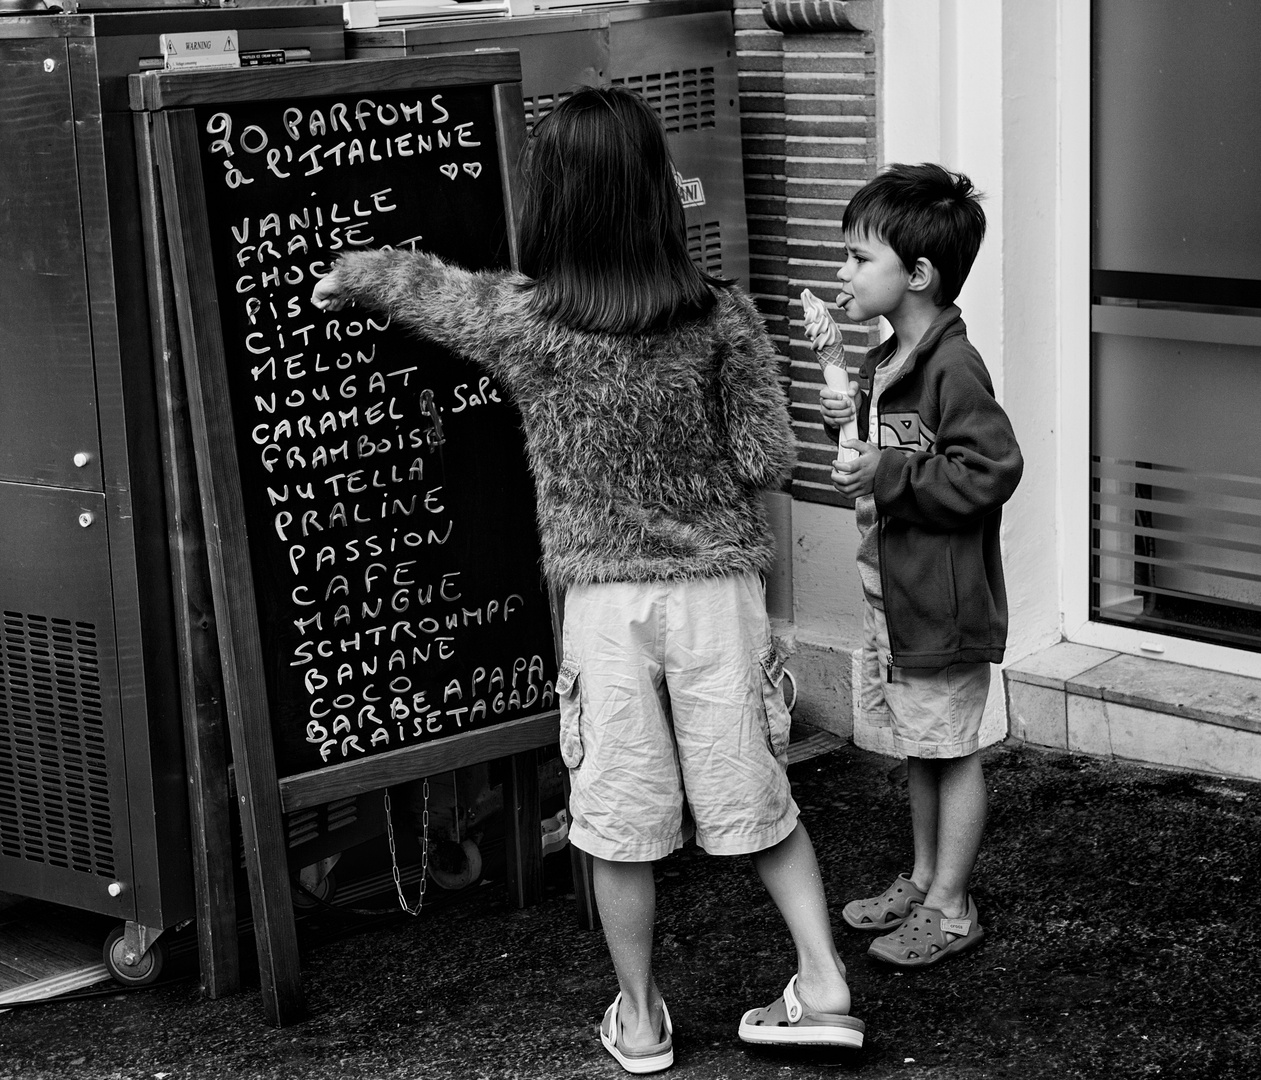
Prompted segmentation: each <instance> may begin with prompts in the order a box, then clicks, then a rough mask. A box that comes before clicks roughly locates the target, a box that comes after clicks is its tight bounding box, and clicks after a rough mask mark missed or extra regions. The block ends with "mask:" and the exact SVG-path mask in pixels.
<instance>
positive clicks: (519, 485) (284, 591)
mask: <svg viewBox="0 0 1261 1080" xmlns="http://www.w3.org/2000/svg"><path fill="white" fill-rule="evenodd" d="M520 81H521V67H520V59H519V57H518V55H517V54H516V53H515V52H512V51H502V52H499V51H495V52H488V53H484V54H483V53H478V54H464V55H451V56H440V57H412V58H394V59H389V60H372V61H335V62H329V63H323V64H310V65H302V66H295V65H283V66H276V67H270V68H251V69H248V70H239V71H235V70H234V71H204V72H192V73H179V74H174V73H167V72H149V73H146V74H143V75H134V76H132V77H131V79H130V83H129V90H130V95H131V105H132V109H133V111H134V114H135V123H134V132H135V139H136V149H137V160H138V163H139V166H140V174H141V180H142V188H143V189H144V193H143V195H142V202H143V203H144V217H145V221H146V225H145V228H146V236H147V237H152V238H160V239H153V240H151V241H150V240H147V241H146V242H147V243H149V244H150V249H151V250H150V251H149V258H148V259H147V262H148V264H149V265H148V270H149V277H150V298H151V301H153V319H154V329H155V334H154V338H155V341H157V342H162V343H170V344H169V345H168V344H164V345H162V346H161V347H160V351H161V355H158V356H155V360H156V362H157V364H158V367H159V368H160V369H161V370H163V371H172V370H174V371H176V372H182V376H180V375H178V374H177V375H175V376H174V377H173V381H171V382H170V383H169V384H168V389H167V390H166V392H165V393H163V394H162V395H161V396H162V402H163V407H164V408H165V410H166V413H167V415H170V416H172V417H175V418H176V419H175V420H173V421H172V425H171V426H172V429H173V430H174V431H175V434H174V435H173V436H172V437H171V438H169V439H167V440H166V443H165V444H164V445H165V453H166V454H167V457H168V459H169V460H168V461H167V463H166V464H165V469H166V473H167V477H168V497H169V498H173V503H172V505H171V506H169V507H168V517H169V518H170V519H172V520H173V521H176V522H179V523H180V524H178V525H175V524H173V525H172V529H173V535H175V536H176V537H177V539H176V540H173V549H178V550H179V551H180V552H181V553H182V554H181V557H179V558H176V557H174V556H173V563H174V564H175V566H176V567H177V571H176V576H177V578H178V577H179V574H180V573H184V574H185V576H188V574H189V570H188V568H189V566H190V563H189V558H188V553H189V552H198V553H204V556H202V557H203V563H202V565H204V566H205V567H206V571H207V573H206V576H207V577H208V578H209V582H210V592H211V594H212V598H213V609H214V611H213V615H214V619H213V623H214V625H213V631H214V637H215V641H216V643H217V646H218V650H217V656H216V657H215V659H214V660H213V661H209V660H205V659H200V660H199V656H198V655H197V651H196V650H195V649H193V648H191V647H188V646H186V645H185V644H184V639H181V650H182V655H183V654H184V653H187V654H188V655H189V664H188V666H189V667H191V668H192V669H193V679H194V681H196V680H198V679H199V678H200V679H202V680H203V681H204V682H205V684H206V685H211V684H213V685H214V686H217V687H221V693H222V703H223V712H224V714H225V715H226V718H227V726H228V730H229V734H230V737H231V746H232V761H233V766H234V770H235V773H234V776H235V789H236V795H237V800H238V801H237V806H238V809H239V810H240V825H241V836H242V838H243V842H244V856H245V865H246V871H247V874H248V877H249V884H250V898H251V909H252V917H253V922H254V927H255V931H256V943H257V946H258V948H257V953H258V959H259V974H260V979H261V984H262V989H263V998H264V1005H265V1007H266V1010H267V1015H268V1017H269V1019H271V1020H272V1021H273V1022H275V1023H277V1024H285V1023H289V1022H291V1021H293V1020H295V1019H298V1018H300V1017H301V1016H302V1015H303V1014H304V1012H305V1007H304V1005H303V1001H302V990H301V978H300V970H299V964H298V956H297V943H296V934H295V928H294V922H293V909H292V898H291V894H290V885H289V879H288V870H287V851H288V849H287V845H286V839H285V823H284V814H285V812H286V811H293V810H299V809H302V808H305V807H310V806H315V805H319V804H321V803H327V802H330V801H332V800H335V799H341V798H344V797H346V796H349V795H357V794H360V793H363V792H368V791H373V790H378V789H381V788H386V787H389V786H390V785H393V784H396V783H399V782H402V781H407V780H411V779H415V778H417V777H420V776H427V775H431V774H433V773H436V772H440V771H443V770H445V769H450V768H455V767H458V766H460V765H467V764H473V763H475V762H480V761H488V760H491V759H493V758H502V759H504V760H505V761H506V779H505V800H504V801H505V814H506V820H505V833H506V835H505V847H506V849H507V853H508V861H507V877H508V885H509V892H510V894H512V893H515V898H516V901H517V903H518V904H519V905H523V904H525V903H528V902H530V901H531V900H533V899H537V898H538V897H539V896H540V895H541V893H542V863H541V855H540V852H539V847H540V833H539V826H538V822H539V806H538V774H537V765H536V762H535V758H534V756H533V755H534V751H535V750H536V749H537V748H539V747H541V746H545V745H548V744H551V743H555V741H556V738H557V713H556V709H555V702H554V700H553V699H554V695H555V690H554V683H555V677H556V659H555V635H554V631H553V621H552V620H553V612H552V611H551V610H550V608H549V604H548V597H547V593H546V590H545V588H544V586H543V582H542V578H541V572H540V567H539V550H538V541H537V530H536V528H535V510H534V501H533V487H532V484H531V482H530V478H529V476H528V473H527V468H526V464H525V457H524V440H523V438H522V435H521V432H520V430H519V423H518V417H517V413H516V411H515V409H514V408H513V406H512V404H511V402H509V401H508V400H507V397H506V394H505V392H504V389H503V387H501V386H499V385H497V384H496V383H495V382H494V381H493V380H492V379H490V378H488V377H487V376H485V375H484V374H483V373H482V372H481V371H480V370H478V369H476V368H474V367H471V366H470V365H468V364H467V363H465V362H464V361H462V360H461V359H459V358H458V357H455V356H453V355H451V354H449V353H448V352H446V351H445V350H443V349H441V348H438V347H436V346H435V345H434V344H433V343H431V342H425V341H421V340H419V339H418V338H416V337H414V336H412V335H410V334H408V333H406V332H404V331H403V330H402V329H401V328H399V327H397V326H392V325H390V324H389V322H388V319H387V318H386V317H385V316H383V315H380V314H377V313H374V312H370V311H363V310H357V309H353V308H352V309H347V310H343V311H341V312H336V313H332V312H321V311H318V310H317V309H315V308H314V307H313V306H311V304H310V303H309V297H310V295H311V290H312V287H313V285H314V282H315V280H316V279H317V278H318V277H319V276H320V275H321V274H322V273H324V272H325V271H326V269H327V268H328V266H329V265H330V263H331V261H332V260H333V259H335V258H336V257H337V255H338V254H339V253H341V252H345V251H353V250H356V249H363V248H375V247H382V246H387V245H388V246H391V247H394V248H402V247H405V246H413V245H414V246H419V247H423V248H425V249H426V250H430V251H434V252H437V253H438V254H440V255H442V256H445V257H447V258H448V259H450V260H452V261H455V262H458V263H460V264H462V265H464V266H467V267H469V268H472V269H482V268H491V267H502V266H506V265H509V264H510V263H511V261H512V257H513V251H514V243H515V241H514V234H515V228H514V222H515V213H516V200H515V197H514V174H513V165H514V164H515V162H516V159H517V154H518V151H519V148H520V146H521V143H522V142H523V140H524V138H525V118H524V111H523V108H522V101H521V87H520ZM173 323H174V324H176V325H175V326H173V325H172V324H173ZM176 327H177V330H176ZM171 348H177V349H178V352H179V353H180V360H181V362H180V363H179V364H176V365H173V366H172V365H170V364H169V363H167V359H168V352H169V349H171ZM177 383H178V384H180V385H177ZM185 391H186V400H184V399H183V394H184V392H185ZM180 416H184V418H185V419H184V421H183V422H182V426H181V422H180V421H179V420H178V417H180ZM190 447H191V451H190V450H189V448H190ZM188 456H191V457H192V459H193V466H194V468H191V469H185V468H184V467H183V466H185V465H186V464H187V457H188ZM185 472H187V473H188V474H189V476H188V478H187V479H185V476H184V474H185ZM171 492H177V493H181V492H182V493H183V494H180V495H178V497H173V496H172V495H171V494H170V493H171ZM194 493H195V494H194ZM194 502H195V504H196V505H195V506H194V505H192V504H193V503H194ZM198 510H199V511H200V513H199V514H198V513H197V511H198ZM194 516H196V517H199V518H200V521H199V522H198V526H199V527H198V528H196V529H195V530H193V529H192V528H191V527H190V526H188V525H187V524H185V523H186V522H187V521H188V520H189V519H190V518H193V517H194ZM194 532H195V535H193V533H194ZM184 537H189V539H188V540H187V541H185V540H184V539H183V538H184ZM176 592H177V594H178V596H179V599H178V600H177V607H178V608H179V609H180V610H179V611H177V621H179V620H182V622H181V626H187V625H193V624H196V623H198V622H199V621H200V622H201V625H205V620H204V616H203V615H202V614H201V613H200V611H199V610H198V609H199V602H198V599H197V597H196V596H195V595H194V593H195V590H193V589H186V590H181V587H180V586H179V585H178V584H177V588H176ZM186 636H187V635H186ZM211 663H213V665H214V670H213V671H208V670H207V667H208V665H209V664H211ZM208 676H213V677H208ZM192 726H193V725H192V724H191V723H190V720H189V718H188V716H187V707H186V717H185V727H186V729H190V728H191V727H192ZM509 789H511V790H510V791H509ZM193 792H194V796H193V798H194V803H196V802H197V795H196V792H197V786H196V785H194V787H193ZM201 811H202V812H203V813H206V814H208V813H211V812H212V808H211V807H210V805H209V803H208V802H205V803H204V804H203V805H202V806H201ZM195 816H196V815H195ZM204 854H205V855H206V856H207V858H206V859H203V860H202V863H205V862H207V861H209V862H219V863H223V864H226V863H227V860H229V859H230V857H231V855H230V853H229V852H224V851H214V852H206V853H204ZM199 892H201V893H204V894H205V895H204V896H203V897H201V899H199V904H202V906H203V908H204V909H205V911H207V912H214V911H215V910H216V906H215V901H214V897H213V895H211V894H212V887H211V886H207V887H205V888H204V889H203V888H202V887H201V886H199ZM585 892H586V889H585V887H584V893H585ZM220 914H222V913H220ZM203 921H209V920H202V919H199V937H200V936H201V926H202V923H203ZM217 921H218V922H219V923H220V924H221V925H222V926H228V925H229V923H228V921H227V919H226V918H218V917H217ZM231 925H232V926H234V925H235V924H234V922H233V923H232V924H231Z"/></svg>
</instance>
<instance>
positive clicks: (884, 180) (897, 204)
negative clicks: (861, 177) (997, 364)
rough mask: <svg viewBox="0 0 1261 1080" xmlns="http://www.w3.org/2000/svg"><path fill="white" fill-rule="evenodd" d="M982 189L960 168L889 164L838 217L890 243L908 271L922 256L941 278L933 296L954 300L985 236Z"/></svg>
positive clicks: (849, 228)
mask: <svg viewBox="0 0 1261 1080" xmlns="http://www.w3.org/2000/svg"><path fill="white" fill-rule="evenodd" d="M981 197H982V196H981V193H980V192H979V191H977V190H976V189H975V188H973V186H972V181H971V180H969V179H968V178H967V177H966V176H964V175H963V173H952V172H948V171H947V170H946V169H943V168H942V167H941V166H940V165H934V164H931V163H925V164H923V165H889V166H886V167H885V168H884V169H883V170H881V172H880V175H879V176H877V177H876V178H875V179H874V180H872V181H870V182H869V183H867V184H865V185H864V186H863V187H861V188H859V190H858V191H857V193H855V195H854V197H853V198H852V199H850V201H849V205H848V206H846V207H845V213H844V214H843V215H842V217H841V229H842V230H843V231H844V232H846V233H851V232H853V233H867V234H868V235H869V236H873V237H875V238H876V239H878V240H880V241H882V242H883V243H886V244H888V245H889V247H891V248H893V250H894V251H895V252H896V253H897V256H898V258H899V259H901V260H902V265H903V266H905V267H906V269H907V272H908V273H910V271H912V270H914V269H915V260H916V259H919V258H925V259H927V260H928V261H929V262H930V263H932V264H933V266H934V267H935V268H936V270H937V273H938V275H939V277H940V279H941V282H940V286H939V287H938V289H937V294H936V295H935V296H934V297H933V301H934V302H935V303H936V304H938V305H939V306H941V307H944V306H945V305H947V304H952V303H954V300H955V297H957V296H958V295H959V290H960V289H962V288H963V283H964V282H965V281H966V280H967V277H968V271H969V270H971V269H972V263H973V261H974V260H975V259H976V253H977V252H978V251H980V249H981V241H982V240H983V239H984V238H985V211H984V210H982V209H981V202H980V200H981Z"/></svg>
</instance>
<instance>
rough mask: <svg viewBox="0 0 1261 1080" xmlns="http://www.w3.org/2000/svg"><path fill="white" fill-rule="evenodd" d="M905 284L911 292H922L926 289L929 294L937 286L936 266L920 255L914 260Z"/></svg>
mask: <svg viewBox="0 0 1261 1080" xmlns="http://www.w3.org/2000/svg"><path fill="white" fill-rule="evenodd" d="M906 285H907V288H908V289H910V290H911V292H923V291H924V290H925V289H927V290H928V291H929V295H930V296H931V295H932V293H933V291H934V290H935V289H936V286H937V267H935V266H934V265H933V264H932V263H930V262H929V261H928V260H927V259H926V258H924V256H923V255H921V256H920V257H919V258H918V259H916V260H915V267H914V269H913V270H912V271H911V274H910V277H909V278H908V279H907V283H906Z"/></svg>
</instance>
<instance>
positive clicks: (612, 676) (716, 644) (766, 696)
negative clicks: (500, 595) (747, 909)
mask: <svg viewBox="0 0 1261 1080" xmlns="http://www.w3.org/2000/svg"><path fill="white" fill-rule="evenodd" d="M564 627H565V628H564V662H563V663H562V665H561V670H560V675H559V677H558V679H557V686H556V689H557V697H558V699H559V701H560V746H561V756H562V757H563V758H564V760H565V764H566V765H567V766H568V767H569V776H570V783H571V792H570V798H569V813H570V819H571V825H570V830H569V839H570V840H571V841H572V842H573V844H574V845H575V846H576V847H577V848H579V849H580V850H582V851H585V852H588V853H589V854H591V855H594V856H596V857H598V858H601V859H607V860H610V861H613V862H646V861H651V860H655V859H659V858H662V857H663V856H665V855H667V854H669V853H670V852H671V851H673V850H674V849H675V848H678V847H680V846H681V845H682V844H683V842H684V840H686V839H687V836H688V834H689V832H690V823H689V820H688V818H689V816H690V819H691V822H694V824H695V832H696V842H697V843H698V844H699V845H700V846H701V847H702V848H704V849H705V850H706V851H708V852H710V853H712V854H720V855H741V854H746V853H749V852H755V851H762V850H764V849H766V848H769V847H773V846H774V845H775V844H777V843H779V842H780V841H781V840H783V839H784V838H785V837H786V836H788V835H789V834H790V833H791V832H792V831H793V829H794V828H795V827H796V824H797V804H796V803H795V802H794V801H793V798H792V794H791V792H790V790H789V784H788V776H787V773H786V771H785V769H786V765H787V750H788V731H789V725H790V722H791V721H790V718H789V715H788V709H787V707H786V705H785V703H784V695H783V691H782V688H781V681H782V679H783V663H782V661H781V660H780V658H779V656H778V654H777V652H776V650H775V646H774V645H773V644H772V642H771V637H770V624H769V622H768V620H767V617H766V602H765V596H764V593H763V589H762V584H761V581H760V580H759V579H758V578H757V577H756V576H754V575H752V574H745V575H738V576H730V577H721V578H701V579H696V580H685V581H662V582H625V583H623V582H617V583H611V584H601V585H583V586H576V587H573V588H571V589H570V590H569V591H568V593H567V594H566V596H565V624H564Z"/></svg>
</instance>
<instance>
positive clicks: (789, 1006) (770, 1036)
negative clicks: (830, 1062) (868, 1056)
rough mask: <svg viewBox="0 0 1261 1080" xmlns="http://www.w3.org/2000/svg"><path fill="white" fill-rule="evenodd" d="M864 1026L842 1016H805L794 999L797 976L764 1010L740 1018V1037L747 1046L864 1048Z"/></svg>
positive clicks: (801, 1006) (795, 997)
mask: <svg viewBox="0 0 1261 1080" xmlns="http://www.w3.org/2000/svg"><path fill="white" fill-rule="evenodd" d="M866 1030H867V1025H866V1024H864V1023H863V1022H862V1021H861V1020H859V1019H856V1018H855V1017H853V1016H846V1015H844V1014H843V1013H808V1012H806V1011H805V1008H804V1006H803V1005H802V1004H801V1000H800V999H799V998H798V997H797V976H796V975H794V976H793V977H792V978H791V979H789V980H788V985H787V986H785V987H784V993H783V994H782V995H781V996H780V997H779V998H778V999H777V1000H776V1001H775V1002H774V1004H772V1005H768V1006H767V1007H766V1008H765V1009H750V1010H749V1011H748V1012H747V1013H745V1014H744V1016H742V1017H741V1018H740V1038H742V1039H743V1040H744V1041H745V1042H747V1043H776V1044H779V1045H795V1046H848V1047H852V1048H853V1049H855V1050H857V1049H859V1048H861V1047H862V1045H863V1033H864V1032H865V1031H866Z"/></svg>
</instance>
